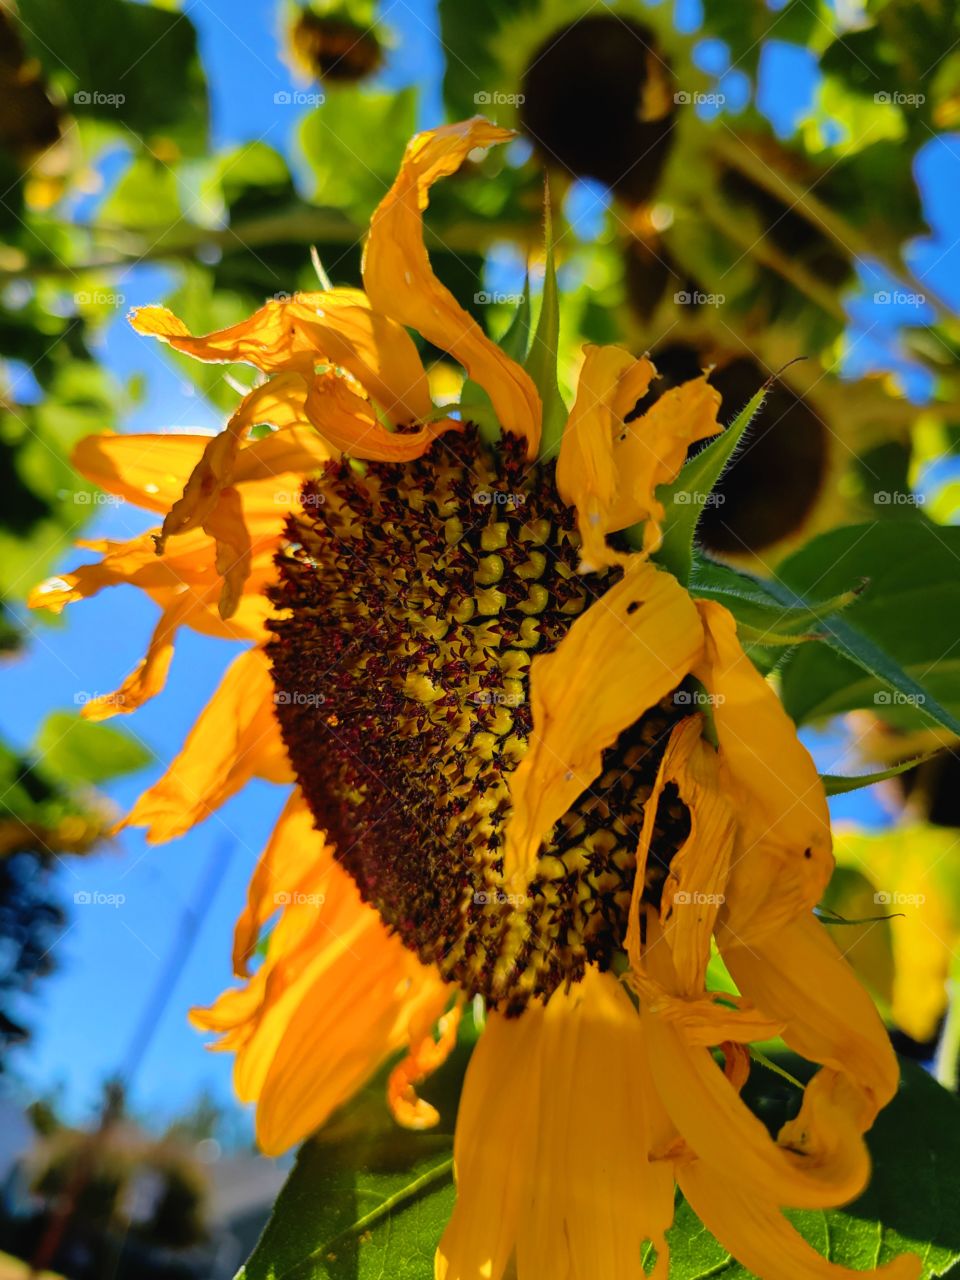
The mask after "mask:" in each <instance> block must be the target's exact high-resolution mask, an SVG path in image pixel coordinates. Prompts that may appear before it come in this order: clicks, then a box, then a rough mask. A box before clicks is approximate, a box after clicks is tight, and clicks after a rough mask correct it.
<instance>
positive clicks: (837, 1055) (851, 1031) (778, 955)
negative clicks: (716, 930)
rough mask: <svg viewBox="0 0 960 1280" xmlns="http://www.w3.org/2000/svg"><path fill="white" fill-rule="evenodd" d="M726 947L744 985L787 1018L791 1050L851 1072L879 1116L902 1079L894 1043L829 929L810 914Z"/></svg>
mask: <svg viewBox="0 0 960 1280" xmlns="http://www.w3.org/2000/svg"><path fill="white" fill-rule="evenodd" d="M720 946H721V951H722V953H723V958H724V961H725V962H726V965H727V967H728V969H729V970H730V973H731V975H732V977H733V980H734V981H735V982H736V984H737V986H738V987H739V988H740V990H741V991H742V992H743V993H744V995H746V996H748V997H749V999H750V1000H752V1001H753V1002H754V1003H755V1004H756V1005H757V1006H758V1008H760V1009H762V1010H764V1011H765V1012H766V1013H768V1014H770V1015H778V1016H779V1017H780V1018H781V1020H782V1021H783V1023H784V1028H783V1033H782V1034H783V1038H784V1040H786V1042H787V1044H788V1045H789V1046H790V1047H791V1048H792V1049H795V1050H796V1052H797V1053H800V1054H802V1055H803V1056H804V1057H805V1058H809V1059H810V1060H811V1061H812V1062H822V1063H824V1064H825V1065H826V1066H829V1067H835V1068H837V1069H838V1070H843V1071H847V1072H849V1073H850V1075H851V1076H852V1077H853V1078H854V1079H855V1080H856V1081H857V1083H858V1084H859V1085H860V1087H861V1088H862V1089H863V1090H864V1091H865V1092H866V1094H867V1095H868V1096H869V1097H870V1098H871V1099H872V1100H873V1107H874V1114H876V1111H877V1110H879V1108H880V1107H883V1106H885V1105H886V1104H887V1103H888V1102H889V1101H890V1099H891V1098H892V1097H893V1095H894V1092H895V1091H896V1088H897V1080H898V1079H899V1071H898V1069H897V1060H896V1057H895V1056H894V1052H893V1049H892V1048H891V1045H890V1038H889V1036H888V1035H887V1033H886V1031H885V1029H884V1026H883V1023H882V1022H881V1020H880V1016H879V1014H878V1013H877V1011H876V1008H875V1007H874V1004H873V1001H872V1000H871V999H870V997H869V996H868V995H867V993H866V991H864V989H863V987H861V985H860V983H859V982H858V981H857V978H856V977H855V975H854V973H853V970H852V969H851V968H850V966H849V965H848V964H847V962H846V961H845V960H844V959H843V957H842V956H841V954H840V952H839V951H838V950H837V948H836V946H835V944H834V942H833V940H832V938H831V937H830V934H829V932H828V930H827V928H826V926H825V925H822V924H821V923H820V922H819V921H818V920H817V919H815V918H814V916H812V915H804V916H801V917H800V918H799V919H798V920H794V921H792V922H791V923H790V924H788V925H785V926H783V927H781V928H780V929H778V930H777V931H776V933H772V934H768V935H766V936H764V937H762V938H759V939H756V940H754V941H751V943H750V944H749V946H738V945H737V944H736V940H735V939H733V938H732V937H730V935H729V934H728V935H725V936H724V937H722V938H721V944H720ZM871 1119H872V1117H871Z"/></svg>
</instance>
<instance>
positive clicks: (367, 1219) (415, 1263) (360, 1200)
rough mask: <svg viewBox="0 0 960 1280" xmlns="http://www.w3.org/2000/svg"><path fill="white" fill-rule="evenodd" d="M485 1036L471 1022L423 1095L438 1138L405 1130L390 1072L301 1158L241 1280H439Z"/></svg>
mask: <svg viewBox="0 0 960 1280" xmlns="http://www.w3.org/2000/svg"><path fill="white" fill-rule="evenodd" d="M477 1034H478V1030H477V1026H476V1024H475V1022H474V1019H473V1018H472V1017H471V1016H468V1017H466V1018H465V1019H464V1022H463V1024H462V1026H461V1030H460V1037H459V1040H458V1044H457V1048H456V1049H455V1051H454V1053H453V1054H452V1055H451V1057H450V1059H449V1060H448V1061H447V1062H446V1063H445V1064H444V1066H443V1067H441V1069H440V1070H439V1071H438V1072H437V1073H436V1074H435V1075H434V1076H433V1077H432V1078H431V1079H430V1081H429V1082H428V1083H427V1084H425V1085H424V1086H423V1089H422V1090H421V1092H422V1094H423V1096H424V1097H427V1098H429V1101H430V1102H431V1103H432V1104H433V1105H434V1106H435V1107H436V1108H437V1110H438V1111H439V1113H440V1122H439V1124H438V1126H437V1128H436V1129H434V1130H431V1131H429V1132H426V1133H413V1132H411V1131H410V1130H407V1129H401V1128H399V1127H398V1126H397V1125H396V1124H395V1123H394V1121H393V1120H392V1118H391V1116H390V1114H389V1112H388V1111H387V1106H386V1100H385V1083H386V1074H387V1073H386V1072H381V1073H380V1074H379V1076H378V1077H377V1078H375V1079H374V1080H373V1081H372V1082H371V1084H370V1085H368V1086H367V1088H366V1089H364V1090H363V1092H362V1093H361V1094H360V1095H359V1096H358V1097H357V1098H356V1099H354V1101H353V1102H351V1103H349V1104H348V1105H347V1106H345V1107H344V1108H343V1109H342V1110H341V1111H339V1112H338V1113H337V1114H336V1115H335V1116H334V1117H333V1119H332V1120H331V1121H329V1122H328V1123H327V1124H326V1125H325V1126H324V1128H323V1129H321V1130H320V1132H319V1133H318V1134H317V1135H316V1137H315V1138H313V1139H312V1140H311V1141H309V1142H307V1143H305V1144H304V1146H303V1147H302V1148H301V1149H300V1153H299V1155H298V1157H297V1162H296V1165H295V1167H294V1169H293V1171H292V1172H291V1174H290V1176H289V1178H288V1179H287V1182H286V1184H285V1186H284V1188H283V1190H282V1191H281V1192H280V1195H279V1197H278V1199H277V1202H276V1204H275V1205H274V1207H273V1213H272V1214H271V1216H270V1221H269V1222H268V1223H267V1226H266V1228H265V1229H264V1232H263V1235H262V1236H261V1237H260V1240H259V1241H258V1243H257V1246H256V1248H255V1249H254V1251H253V1254H252V1255H251V1257H250V1259H249V1261H248V1262H247V1263H246V1264H245V1266H243V1267H242V1268H241V1270H240V1271H239V1273H238V1275H237V1277H236V1280H375V1278H376V1280H379V1278H380V1277H384V1276H389V1277H390V1278H391V1280H394V1278H396V1280H433V1255H434V1252H435V1250H436V1247H437V1244H438V1243H439V1240H440V1236H441V1234H442V1232H443V1229H444V1227H445V1226H446V1224H447V1220H448V1219H449V1217H450V1212H451V1210H452V1208H453V1201H454V1187H453V1127H454V1121H455V1118H456V1110H457V1102H458V1099H459V1095H460V1090H461V1087H462V1082H463V1075H464V1072H465V1071H466V1066H467V1062H468V1060H469V1057H470V1053H471V1051H472V1048H473V1044H474V1043H475V1041H476V1036H477Z"/></svg>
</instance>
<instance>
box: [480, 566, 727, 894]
mask: <svg viewBox="0 0 960 1280" xmlns="http://www.w3.org/2000/svg"><path fill="white" fill-rule="evenodd" d="M702 644H703V636H702V631H701V627H700V623H699V620H698V617H697V611H696V609H695V607H694V605H693V602H692V601H691V599H690V597H689V596H688V595H687V593H686V592H685V591H684V590H683V588H682V587H681V586H680V585H679V583H678V582H677V581H676V579H675V578H673V577H671V576H670V575H669V574H666V573H662V572H661V571H660V570H658V569H656V568H655V567H654V566H653V565H651V564H650V563H649V562H648V561H645V560H641V559H640V558H639V557H634V558H633V559H632V560H631V562H630V563H628V565H627V567H626V569H625V571H624V575H623V578H622V579H621V580H620V582H618V583H617V584H616V585H615V586H613V587H611V588H610V590H609V591H607V592H606V593H605V594H604V595H602V596H601V597H600V599H599V600H597V601H596V602H595V603H594V604H593V605H592V606H591V607H590V608H589V609H588V610H587V611H586V613H583V614H581V615H580V617H579V618H577V620H576V621H575V622H574V624H573V626H572V627H571V628H570V630H569V631H568V632H567V634H566V635H565V636H564V637H563V639H562V640H561V641H560V643H559V644H558V645H557V647H556V649H555V650H554V651H553V652H552V653H548V654H541V655H539V656H538V657H536V658H534V660H533V663H532V665H531V671H530V696H531V702H532V704H533V731H532V733H531V735H530V741H529V746H528V749H527V754H526V755H525V756H524V758H523V760H522V761H521V762H520V765H519V767H518V768H517V769H516V771H515V772H514V773H513V775H512V776H511V779H510V792H511V797H512V800H513V814H512V817H511V820H510V824H509V826H508V828H507V834H506V850H505V858H504V874H505V875H506V877H507V879H508V880H514V878H516V879H515V882H516V883H520V882H521V881H522V882H523V883H526V880H525V879H524V877H527V876H529V874H530V872H531V871H532V869H533V865H534V862H535V859H536V855H537V850H538V848H539V846H540V842H541V841H542V840H543V839H544V837H545V836H546V835H547V833H548V832H549V831H550V828H551V827H552V826H553V824H554V823H555V822H556V821H557V820H558V819H559V818H560V817H562V815H563V814H564V813H566V811H567V810H568V809H569V808H570V806H571V804H572V803H573V802H574V800H576V798H577V796H579V795H580V794H581V792H582V791H584V790H585V788H587V787H588V786H589V785H590V783H591V782H592V781H593V780H594V778H595V777H596V776H597V774H598V773H599V772H600V766H601V757H602V753H603V751H604V749H605V748H606V747H609V746H610V745H611V744H612V743H613V742H615V741H616V739H617V736H618V735H619V734H620V733H621V732H622V731H623V730H624V729H626V728H627V726H628V725H631V724H633V723H634V722H635V721H636V720H638V719H639V718H640V716H642V715H643V713H644V712H645V711H647V710H648V709H649V708H650V707H652V706H653V705H654V704H655V703H656V702H659V700H660V699H661V698H662V697H664V696H665V695H666V694H668V693H669V692H670V691H671V690H672V689H675V688H676V686H677V685H678V684H679V683H680V681H681V680H682V679H683V678H684V676H685V675H686V674H687V672H688V671H689V670H690V669H691V667H692V666H693V664H694V663H695V662H696V661H697V659H698V657H699V655H700V651H701V647H702Z"/></svg>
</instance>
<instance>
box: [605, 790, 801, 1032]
mask: <svg viewBox="0 0 960 1280" xmlns="http://www.w3.org/2000/svg"><path fill="white" fill-rule="evenodd" d="M650 811H651V810H650V807H649V806H648V809H647V812H648V813H649V812H650ZM639 865H640V863H639V860H638V867H639ZM642 910H643V913H644V927H643V929H642V931H641V929H640V926H639V922H638V921H637V920H636V917H633V916H632V917H631V924H630V931H629V932H628V951H629V955H630V972H629V974H628V975H627V982H628V983H629V985H630V986H631V987H632V989H633V990H634V991H635V992H636V993H637V995H638V996H639V998H640V1000H641V1001H642V1003H643V1007H644V1009H646V1010H647V1011H648V1012H649V1013H652V1014H656V1016H657V1017H658V1018H663V1019H665V1020H666V1021H667V1022H669V1023H670V1024H671V1025H672V1026H674V1027H676V1029H677V1030H678V1031H679V1032H680V1034H681V1036H682V1038H683V1040H684V1042H685V1043H686V1044H688V1045H724V1044H733V1045H739V1044H749V1043H751V1042H752V1041H754V1040H769V1039H771V1038H772V1037H773V1036H776V1035H779V1034H780V1032H781V1031H782V1029H783V1018H782V1017H781V1018H780V1019H779V1020H778V1019H777V1018H775V1017H771V1016H770V1014H769V1012H768V1011H764V1010H760V1009H756V1008H754V1006H753V1005H752V1004H751V1003H750V1002H749V1001H748V1000H746V999H744V998H743V997H740V996H733V995H729V994H728V993H727V992H706V991H704V989H703V983H702V979H701V982H700V986H699V987H697V988H695V989H694V993H693V994H692V995H691V994H688V993H685V992H684V990H683V988H682V985H681V980H680V977H679V976H678V973H677V969H676V967H675V964H674V958H673V955H672V954H671V950H670V946H669V942H668V940H667V937H666V936H665V933H664V929H663V926H662V925H661V923H660V921H659V919H658V918H657V915H656V913H655V912H654V910H653V908H652V907H643V908H642ZM631 911H633V904H632V905H631ZM641 934H642V936H643V947H642V948H641V946H640V938H641Z"/></svg>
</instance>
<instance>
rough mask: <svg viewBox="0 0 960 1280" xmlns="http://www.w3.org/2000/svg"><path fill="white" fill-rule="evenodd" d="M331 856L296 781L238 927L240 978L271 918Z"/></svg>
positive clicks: (235, 966) (236, 957)
mask: <svg viewBox="0 0 960 1280" xmlns="http://www.w3.org/2000/svg"><path fill="white" fill-rule="evenodd" d="M329 858H330V853H329V851H328V849H327V846H326V845H325V843H324V840H323V837H322V836H321V835H320V834H319V832H317V831H316V830H315V828H314V823H313V814H312V813H311V812H310V809H309V806H308V805H307V802H306V800H305V799H304V797H303V792H302V791H301V790H300V788H299V787H297V788H295V789H294V791H293V792H292V793H291V795H290V799H289V800H288V801H287V803H286V804H285V805H284V808H283V812H282V813H281V814H280V817H279V818H278V819H277V824H276V826H275V827H274V829H273V833H272V834H271V836H270V840H269V842H268V844H267V847H266V848H265V849H264V851H263V853H262V854H261V855H260V860H259V862H258V863H257V865H256V868H255V869H254V872H253V875H252V877H251V879H250V885H249V887H248V889H247V901H246V903H245V904H244V908H243V911H242V912H241V913H240V916H239V917H238V919H237V923H236V926H235V928H234V931H233V971H234V973H235V974H236V975H237V977H238V978H246V977H249V974H250V970H249V962H250V957H251V956H252V955H253V953H254V951H255V950H256V946H257V939H258V938H259V936H260V930H261V929H262V928H263V926H264V925H265V924H266V922H267V921H268V920H269V919H270V917H271V916H272V915H274V914H275V913H276V912H277V911H278V910H279V909H280V908H281V907H284V906H287V905H289V904H290V902H291V901H292V899H293V895H294V894H296V893H299V892H301V890H302V885H303V882H304V880H305V879H306V878H308V877H310V876H315V875H316V873H317V871H318V869H320V867H321V866H325V865H326V863H327V862H328V861H329Z"/></svg>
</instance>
